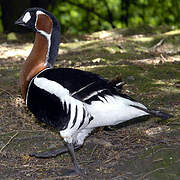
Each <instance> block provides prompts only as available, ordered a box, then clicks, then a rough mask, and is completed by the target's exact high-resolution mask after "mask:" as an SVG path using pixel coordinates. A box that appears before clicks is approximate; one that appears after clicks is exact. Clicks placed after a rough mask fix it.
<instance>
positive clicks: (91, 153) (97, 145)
mask: <svg viewBox="0 0 180 180" xmlns="http://www.w3.org/2000/svg"><path fill="white" fill-rule="evenodd" d="M97 146H98V145H95V147H94V148H93V150H92V152H91V155H90V156H91V157H92V156H93V154H94V152H95V150H96V148H97Z"/></svg>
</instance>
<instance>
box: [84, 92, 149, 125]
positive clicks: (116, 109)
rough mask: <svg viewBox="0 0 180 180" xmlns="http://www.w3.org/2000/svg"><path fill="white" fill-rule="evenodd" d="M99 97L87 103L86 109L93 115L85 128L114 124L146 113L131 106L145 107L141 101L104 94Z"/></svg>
mask: <svg viewBox="0 0 180 180" xmlns="http://www.w3.org/2000/svg"><path fill="white" fill-rule="evenodd" d="M99 98H100V99H101V100H102V101H93V102H91V105H87V111H88V112H89V113H90V114H91V115H92V116H93V117H94V120H93V121H91V122H90V124H89V125H88V126H87V128H95V127H99V126H108V125H116V124H119V123H122V122H125V121H127V120H130V119H133V118H136V117H140V116H144V115H148V113H146V112H144V111H142V110H139V109H137V108H134V107H132V106H131V105H136V106H139V107H142V108H145V109H146V107H145V106H144V105H143V104H141V103H138V102H134V101H131V100H129V99H126V98H123V97H119V96H110V95H106V96H105V99H104V98H103V97H99Z"/></svg>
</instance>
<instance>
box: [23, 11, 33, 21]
mask: <svg viewBox="0 0 180 180" xmlns="http://www.w3.org/2000/svg"><path fill="white" fill-rule="evenodd" d="M30 19H31V14H30V13H29V12H27V13H26V14H25V15H24V17H23V19H22V20H23V22H25V23H27V22H28V21H29V20H30Z"/></svg>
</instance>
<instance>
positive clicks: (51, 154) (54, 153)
mask: <svg viewBox="0 0 180 180" xmlns="http://www.w3.org/2000/svg"><path fill="white" fill-rule="evenodd" d="M80 147H81V146H80V145H76V146H74V149H75V150H76V149H79V148H80ZM67 152H69V149H68V148H67V147H64V148H59V149H54V150H50V151H45V152H32V153H30V154H29V155H30V156H31V157H37V158H50V157H56V156H58V155H60V154H63V153H67Z"/></svg>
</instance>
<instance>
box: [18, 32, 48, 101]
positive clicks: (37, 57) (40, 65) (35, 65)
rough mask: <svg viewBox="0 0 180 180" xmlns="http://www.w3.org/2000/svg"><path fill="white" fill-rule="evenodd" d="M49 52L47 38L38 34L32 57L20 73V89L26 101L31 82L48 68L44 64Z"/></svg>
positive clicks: (30, 56)
mask: <svg viewBox="0 0 180 180" xmlns="http://www.w3.org/2000/svg"><path fill="white" fill-rule="evenodd" d="M47 51H48V42H47V39H46V38H45V37H43V36H42V35H40V34H39V33H36V37H35V42H34V46H33V48H32V51H31V53H30V55H29V56H28V57H27V59H26V61H25V63H24V65H23V66H22V69H21V72H20V87H21V93H22V96H23V98H24V99H25V96H26V91H27V86H28V84H29V82H30V80H31V79H32V78H33V77H34V76H35V75H36V74H37V73H39V72H40V71H42V70H43V69H45V68H47V67H46V66H45V65H44V64H45V61H46V54H47Z"/></svg>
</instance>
